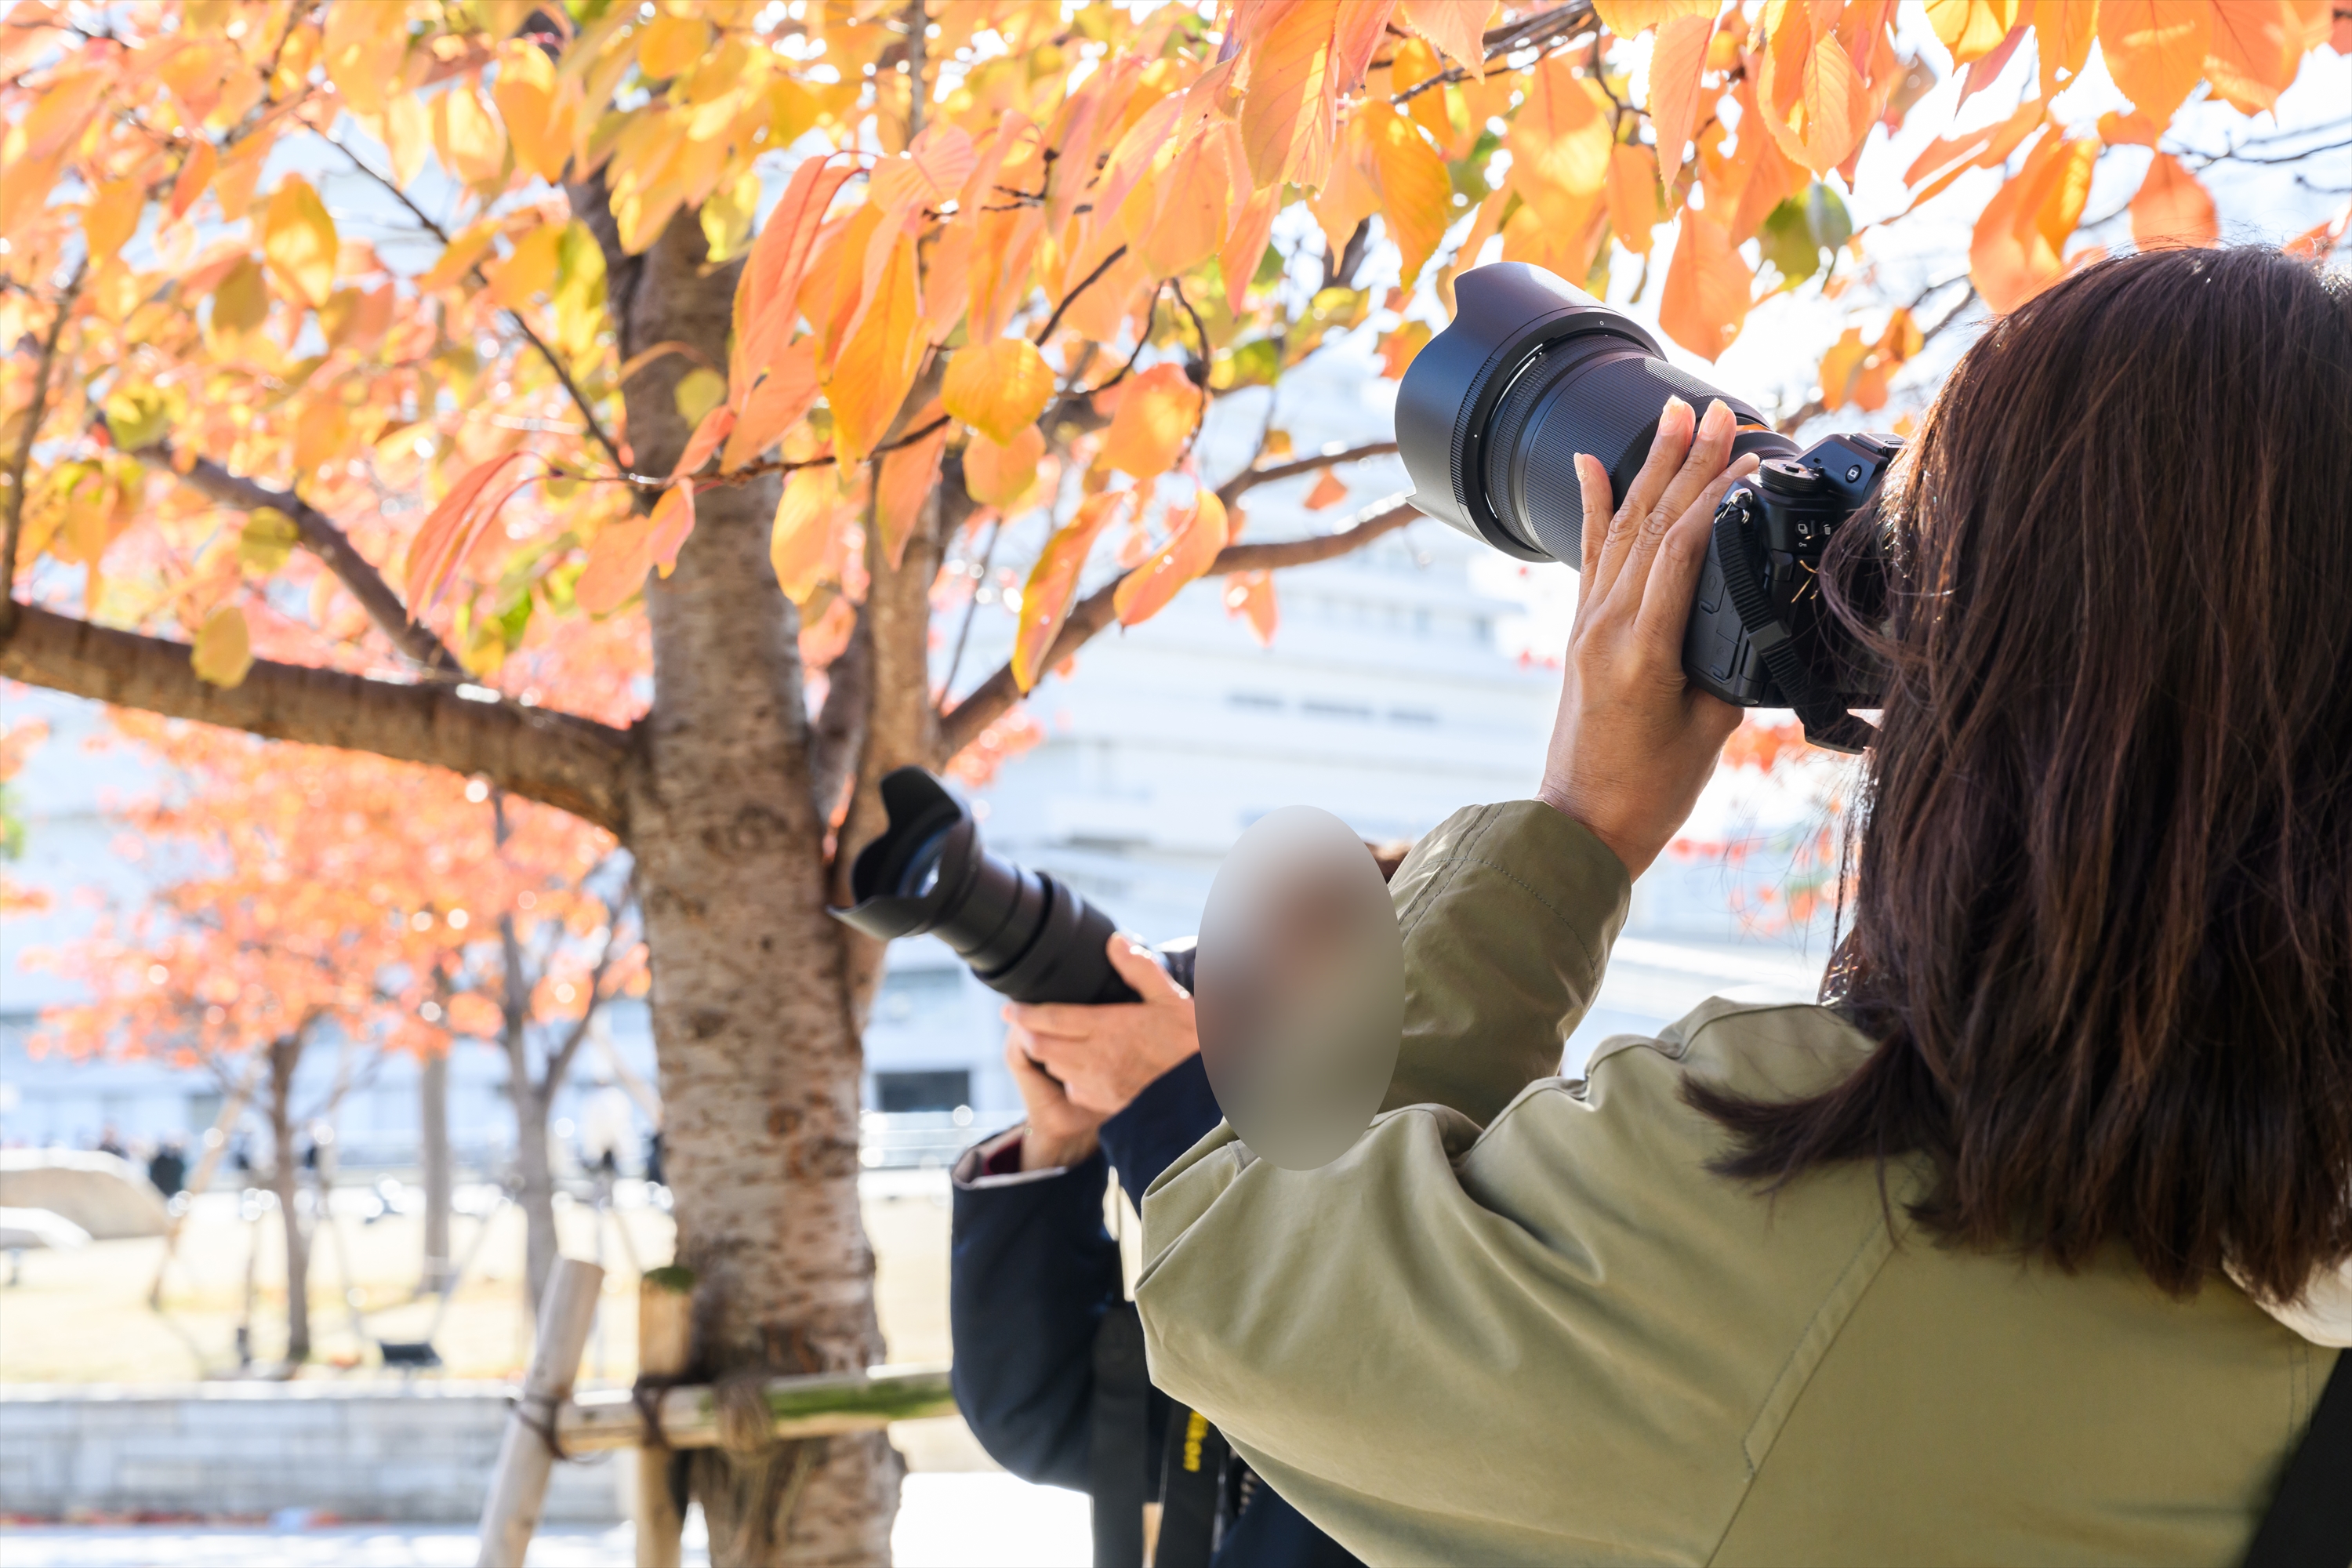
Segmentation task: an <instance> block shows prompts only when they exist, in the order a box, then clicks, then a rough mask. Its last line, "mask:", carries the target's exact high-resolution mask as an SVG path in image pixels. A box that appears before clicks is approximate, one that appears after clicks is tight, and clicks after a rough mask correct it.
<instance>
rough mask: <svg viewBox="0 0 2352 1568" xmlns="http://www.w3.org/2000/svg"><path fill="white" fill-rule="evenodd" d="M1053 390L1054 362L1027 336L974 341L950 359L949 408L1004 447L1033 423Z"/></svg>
mask: <svg viewBox="0 0 2352 1568" xmlns="http://www.w3.org/2000/svg"><path fill="white" fill-rule="evenodd" d="M1053 396H1054V367H1053V366H1052V365H1050V364H1047V363H1045V355H1044V354H1041V353H1038V352H1037V347H1036V345H1035V344H1034V343H1032V342H1029V341H1028V340H1027V339H1026V338H997V339H995V340H993V341H992V342H985V343H975V344H973V345H971V347H969V348H966V349H965V350H963V352H961V353H959V354H957V355H956V356H955V358H953V359H951V360H950V361H949V362H948V373H947V376H946V379H945V380H943V381H942V382H941V383H940V402H941V403H942V404H943V405H946V408H947V411H948V412H949V413H950V414H952V415H954V416H956V417H957V418H959V419H961V420H962V421H963V422H964V423H965V424H967V425H969V426H971V427H972V428H973V429H975V430H978V431H980V432H981V433H982V435H984V436H986V437H988V438H989V439H990V440H992V441H993V442H995V443H996V444H997V445H998V446H1000V447H1002V446H1004V445H1006V444H1007V443H1009V442H1011V441H1012V439H1013V437H1015V436H1017V435H1019V434H1020V433H1021V430H1022V427H1023V426H1027V425H1034V424H1035V423H1036V422H1037V416H1039V415H1041V414H1043V413H1045V405H1046V404H1047V403H1049V402H1051V401H1052V400H1053Z"/></svg>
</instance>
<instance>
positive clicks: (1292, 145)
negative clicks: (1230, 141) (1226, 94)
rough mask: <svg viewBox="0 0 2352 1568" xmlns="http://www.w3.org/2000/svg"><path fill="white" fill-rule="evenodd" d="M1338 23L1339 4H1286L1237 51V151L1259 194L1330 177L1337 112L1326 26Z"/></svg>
mask: <svg viewBox="0 0 2352 1568" xmlns="http://www.w3.org/2000/svg"><path fill="white" fill-rule="evenodd" d="M1338 16H1339V0H1291V4H1289V5H1286V6H1284V7H1283V9H1282V10H1281V11H1280V12H1279V13H1278V14H1277V15H1276V16H1275V17H1274V19H1273V21H1272V22H1271V24H1270V25H1268V26H1266V28H1265V31H1264V32H1263V33H1262V34H1260V35H1259V36H1258V37H1254V38H1251V39H1250V40H1248V42H1247V43H1245V44H1244V46H1243V47H1244V48H1245V49H1246V50H1247V51H1248V54H1249V61H1250V65H1249V87H1248V89H1247V91H1245V92H1244V94H1243V97H1242V114H1241V123H1242V145H1243V147H1244V150H1245V151H1246V152H1247V153H1248V156H1249V168H1250V178H1251V179H1252V180H1253V181H1255V183H1256V184H1258V185H1259V186H1261V187H1263V186H1266V185H1278V184H1282V183H1283V182H1284V181H1286V180H1288V181H1292V182H1294V183H1295V184H1299V185H1301V186H1304V187H1307V188H1310V189H1312V188H1315V187H1319V186H1320V185H1321V184H1323V182H1324V181H1325V180H1326V179H1328V178H1329V177H1330V169H1331V144H1332V130H1333V125H1334V121H1335V120H1336V118H1337V116H1338V112H1339V89H1338V84H1337V82H1336V80H1335V79H1334V73H1333V70H1332V59H1331V27H1332V24H1333V23H1334V22H1335V21H1336V20H1337V19H1338Z"/></svg>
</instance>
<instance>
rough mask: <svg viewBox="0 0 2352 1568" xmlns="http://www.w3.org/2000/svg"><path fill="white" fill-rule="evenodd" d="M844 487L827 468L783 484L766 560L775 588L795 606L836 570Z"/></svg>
mask: <svg viewBox="0 0 2352 1568" xmlns="http://www.w3.org/2000/svg"><path fill="white" fill-rule="evenodd" d="M840 501H841V489H840V485H839V483H838V481H837V480H836V479H835V477H834V471H833V470H832V469H831V468H801V469H799V470H797V471H795V472H794V473H793V476H792V478H791V479H787V480H785V481H784V495H783V499H782V500H781V501H779V502H778V503H777V505H776V521H775V525H774V527H772V529H771V530H770V531H769V533H768V562H769V564H770V565H772V566H773V567H774V568H775V572H776V583H777V585H778V586H780V587H782V589H783V591H784V597H786V598H788V599H790V600H791V601H792V602H793V604H795V605H806V604H807V603H808V602H809V599H810V597H811V595H814V594H815V592H816V591H817V589H818V588H819V587H820V586H822V585H823V584H824V580H825V576H826V572H827V569H828V568H830V567H831V566H833V564H834V561H833V557H834V551H835V543H836V540H835V535H836V534H837V533H838V532H839V523H840V521H841V518H840V511H841V505H840Z"/></svg>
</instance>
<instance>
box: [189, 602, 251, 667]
mask: <svg viewBox="0 0 2352 1568" xmlns="http://www.w3.org/2000/svg"><path fill="white" fill-rule="evenodd" d="M188 663H189V664H190V665H191V666H193V667H194V669H195V672H196V679H199V680H203V681H207V682H209V683H211V684H212V685H214V686H235V685H236V684H238V683H239V682H240V681H242V680H244V679H245V675H246V671H247V670H249V669H251V668H253V634H252V632H251V631H250V630H248V629H247V626H246V624H245V612H244V611H243V610H241V609H239V608H238V607H237V606H236V605H222V606H221V607H220V608H219V609H216V610H215V611H214V612H213V613H212V614H211V615H209V616H205V624H204V625H203V626H201V627H199V628H198V629H197V632H196V645H195V647H192V648H190V649H189V650H188Z"/></svg>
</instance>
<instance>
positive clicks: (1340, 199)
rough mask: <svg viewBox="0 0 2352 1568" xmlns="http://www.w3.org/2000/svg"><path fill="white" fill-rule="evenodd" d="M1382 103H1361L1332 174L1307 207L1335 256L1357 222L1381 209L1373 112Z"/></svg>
mask: <svg viewBox="0 0 2352 1568" xmlns="http://www.w3.org/2000/svg"><path fill="white" fill-rule="evenodd" d="M1381 107H1382V106H1381V105H1377V104H1370V103H1367V104H1362V105H1360V106H1359V107H1358V108H1357V109H1356V110H1355V112H1354V113H1352V114H1350V115H1349V119H1348V124H1347V128H1346V131H1345V132H1343V134H1342V136H1341V143H1340V149H1339V156H1338V157H1337V158H1334V159H1333V160H1332V161H1331V177H1330V178H1329V179H1328V180H1325V181H1324V182H1323V188H1322V189H1321V190H1319V191H1318V192H1316V193H1315V195H1313V196H1312V197H1310V198H1309V199H1308V201H1307V211H1309V212H1311V213H1313V214H1314V215H1315V222H1316V224H1317V226H1318V227H1320V228H1321V229H1322V230H1323V243H1324V244H1325V246H1327V247H1328V249H1327V250H1326V252H1325V254H1326V255H1328V256H1330V257H1333V258H1337V257H1339V254H1340V253H1341V252H1342V251H1344V250H1346V249H1347V248H1348V238H1349V236H1350V235H1352V234H1354V233H1355V232H1356V226H1357V225H1358V224H1360V223H1361V222H1362V221H1363V220H1364V219H1366V218H1368V217H1370V216H1372V215H1373V214H1374V213H1376V212H1378V211H1380V210H1381V185H1380V181H1379V180H1378V179H1377V178H1375V177H1374V175H1373V174H1372V168H1373V164H1374V162H1375V154H1374V153H1373V149H1372V123H1373V116H1374V115H1375V114H1377V113H1379V112H1380V110H1381Z"/></svg>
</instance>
